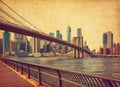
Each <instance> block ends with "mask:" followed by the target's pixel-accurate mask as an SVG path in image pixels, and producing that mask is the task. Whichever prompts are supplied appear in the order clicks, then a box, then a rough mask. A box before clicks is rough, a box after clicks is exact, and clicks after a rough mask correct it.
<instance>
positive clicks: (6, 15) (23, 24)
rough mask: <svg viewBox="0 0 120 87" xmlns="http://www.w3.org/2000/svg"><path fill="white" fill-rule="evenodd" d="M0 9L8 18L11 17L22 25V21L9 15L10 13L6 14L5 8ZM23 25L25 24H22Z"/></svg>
mask: <svg viewBox="0 0 120 87" xmlns="http://www.w3.org/2000/svg"><path fill="white" fill-rule="evenodd" d="M0 11H1V12H2V13H3V14H5V15H6V16H8V17H9V18H11V19H12V20H14V21H15V22H17V23H18V24H21V25H24V24H23V23H22V22H20V21H18V20H17V19H16V18H15V17H13V16H11V15H10V14H8V13H7V12H6V11H5V10H3V9H2V8H0ZM24 26H25V25H24Z"/></svg>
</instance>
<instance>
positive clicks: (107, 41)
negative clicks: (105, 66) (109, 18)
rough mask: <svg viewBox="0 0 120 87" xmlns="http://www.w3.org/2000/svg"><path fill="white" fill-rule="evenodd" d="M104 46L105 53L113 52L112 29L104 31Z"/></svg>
mask: <svg viewBox="0 0 120 87" xmlns="http://www.w3.org/2000/svg"><path fill="white" fill-rule="evenodd" d="M103 48H104V54H110V53H112V48H113V33H112V32H110V31H108V32H106V33H103Z"/></svg>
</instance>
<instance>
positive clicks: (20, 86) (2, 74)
mask: <svg viewBox="0 0 120 87" xmlns="http://www.w3.org/2000/svg"><path fill="white" fill-rule="evenodd" d="M0 87H35V86H34V85H32V84H31V83H29V82H28V81H26V80H25V79H23V78H22V77H20V76H19V75H18V74H16V73H15V72H14V71H12V70H11V69H9V68H8V67H7V66H6V65H5V64H3V62H2V61H0Z"/></svg>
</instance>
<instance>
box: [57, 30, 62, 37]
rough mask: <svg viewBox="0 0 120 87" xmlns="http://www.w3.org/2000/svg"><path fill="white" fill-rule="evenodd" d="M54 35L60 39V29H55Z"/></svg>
mask: <svg viewBox="0 0 120 87" xmlns="http://www.w3.org/2000/svg"><path fill="white" fill-rule="evenodd" d="M56 37H57V38H58V39H61V35H60V31H59V30H57V31H56Z"/></svg>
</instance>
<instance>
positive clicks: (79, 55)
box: [78, 50, 80, 58]
mask: <svg viewBox="0 0 120 87" xmlns="http://www.w3.org/2000/svg"><path fill="white" fill-rule="evenodd" d="M78 58H80V51H79V50H78Z"/></svg>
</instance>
